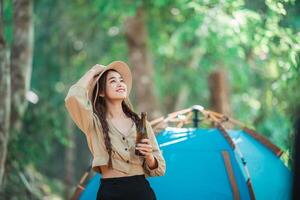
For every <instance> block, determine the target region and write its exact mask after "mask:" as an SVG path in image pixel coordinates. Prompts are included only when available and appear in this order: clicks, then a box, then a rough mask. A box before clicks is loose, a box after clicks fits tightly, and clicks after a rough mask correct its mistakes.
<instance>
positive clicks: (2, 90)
mask: <svg viewBox="0 0 300 200" xmlns="http://www.w3.org/2000/svg"><path fill="white" fill-rule="evenodd" d="M0 9H1V13H0V96H1V98H0V191H1V190H2V183H3V177H4V172H5V171H4V169H5V163H6V157H7V144H8V138H9V127H10V100H11V99H10V97H11V90H10V83H11V81H10V68H9V55H8V49H7V47H6V42H5V39H4V33H3V32H4V25H3V19H2V16H3V12H2V11H3V1H0Z"/></svg>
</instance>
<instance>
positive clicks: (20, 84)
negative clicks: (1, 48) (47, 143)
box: [11, 0, 33, 133]
mask: <svg viewBox="0 0 300 200" xmlns="http://www.w3.org/2000/svg"><path fill="white" fill-rule="evenodd" d="M32 10H33V2H32V0H14V1H13V26H14V31H13V44H12V50H11V77H12V82H11V91H13V92H12V98H11V101H12V102H11V127H12V128H13V130H14V131H16V132H17V133H19V132H20V131H21V128H22V127H21V126H22V120H21V119H22V116H23V114H24V112H25V110H26V108H27V104H28V103H27V100H26V92H27V91H28V90H29V85H30V79H31V71H32V52H33V23H32Z"/></svg>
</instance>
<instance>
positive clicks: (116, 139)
mask: <svg viewBox="0 0 300 200" xmlns="http://www.w3.org/2000/svg"><path fill="white" fill-rule="evenodd" d="M65 106H66V108H67V110H68V112H69V114H70V116H71V118H72V120H73V121H74V122H75V124H76V125H77V126H78V127H79V128H80V129H81V131H82V132H83V133H84V134H85V136H86V139H87V144H88V147H89V150H90V152H91V153H92V155H93V162H92V168H93V170H94V171H96V172H98V173H101V171H100V167H99V166H101V165H107V163H108V158H109V155H108V153H107V151H106V148H105V144H104V136H103V133H102V127H101V123H100V121H99V118H98V117H97V115H96V114H95V113H94V112H93V109H92V103H91V100H90V99H89V98H88V94H87V89H86V88H85V87H83V86H82V85H80V82H79V81H78V82H77V83H75V84H74V85H72V86H71V87H70V89H69V91H68V93H67V96H66V98H65ZM108 126H109V135H110V138H111V144H112V165H113V168H114V169H116V170H119V171H121V172H124V173H126V174H128V176H131V175H139V174H145V176H146V177H148V176H162V175H164V174H165V170H166V163H165V160H164V158H163V156H162V153H161V151H160V149H159V146H158V143H157V140H156V137H155V134H154V132H153V130H152V127H151V125H150V123H149V122H148V121H147V126H146V128H147V131H148V137H149V139H150V141H151V144H152V147H153V155H154V157H155V158H156V160H157V162H158V167H157V168H155V169H152V170H151V169H150V168H149V167H148V165H147V164H146V162H145V159H144V158H143V157H140V156H136V155H135V154H134V151H135V139H136V126H135V123H133V126H132V127H131V129H130V130H129V132H130V133H128V134H127V136H124V135H123V134H122V133H120V132H119V131H118V129H117V128H116V127H114V126H113V124H112V123H111V122H110V121H109V120H108Z"/></svg>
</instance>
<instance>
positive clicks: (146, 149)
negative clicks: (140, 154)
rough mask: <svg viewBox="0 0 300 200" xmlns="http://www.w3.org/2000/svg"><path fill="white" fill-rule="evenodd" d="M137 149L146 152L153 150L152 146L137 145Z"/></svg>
mask: <svg viewBox="0 0 300 200" xmlns="http://www.w3.org/2000/svg"><path fill="white" fill-rule="evenodd" d="M136 149H137V150H140V151H145V152H152V147H136Z"/></svg>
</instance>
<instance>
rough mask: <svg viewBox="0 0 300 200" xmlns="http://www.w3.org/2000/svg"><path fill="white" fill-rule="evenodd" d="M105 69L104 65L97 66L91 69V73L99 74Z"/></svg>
mask: <svg viewBox="0 0 300 200" xmlns="http://www.w3.org/2000/svg"><path fill="white" fill-rule="evenodd" d="M104 69H105V67H104V66H103V65H99V64H96V65H94V66H93V67H92V68H91V69H90V71H92V72H93V73H94V74H99V73H101V72H102V71H103V70H104Z"/></svg>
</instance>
